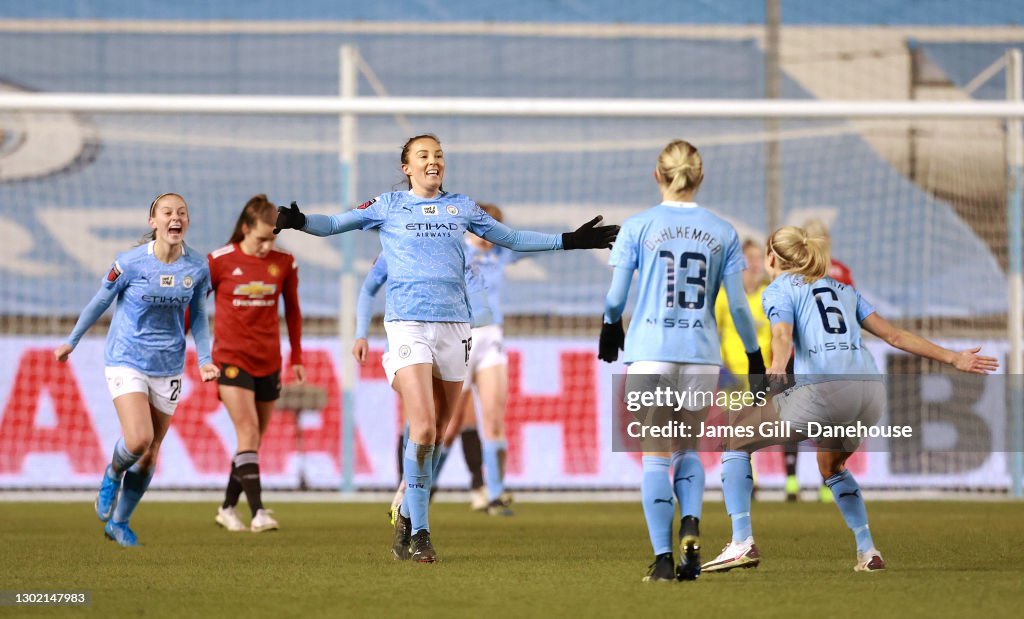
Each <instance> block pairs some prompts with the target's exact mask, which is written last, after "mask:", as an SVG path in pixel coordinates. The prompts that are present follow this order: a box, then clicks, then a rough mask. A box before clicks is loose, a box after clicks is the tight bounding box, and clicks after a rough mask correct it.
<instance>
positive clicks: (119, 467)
mask: <svg viewBox="0 0 1024 619" xmlns="http://www.w3.org/2000/svg"><path fill="white" fill-rule="evenodd" d="M141 457H142V454H133V453H132V452H130V451H128V448H127V447H125V446H124V437H123V436H122V437H121V438H119V439H117V444H116V445H114V455H113V457H111V459H110V468H111V469H113V473H114V475H116V477H113V478H112V479H121V476H122V475H124V472H125V471H127V470H128V469H130V468H131V466H132V465H133V464H135V463H136V462H138V461H139V458H141Z"/></svg>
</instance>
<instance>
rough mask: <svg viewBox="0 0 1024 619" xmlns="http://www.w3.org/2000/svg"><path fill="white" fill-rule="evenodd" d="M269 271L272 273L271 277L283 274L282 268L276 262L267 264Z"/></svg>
mask: <svg viewBox="0 0 1024 619" xmlns="http://www.w3.org/2000/svg"><path fill="white" fill-rule="evenodd" d="M267 273H270V276H271V277H277V276H278V275H280V274H281V268H280V267H279V266H277V265H276V264H274V263H270V264H269V265H267Z"/></svg>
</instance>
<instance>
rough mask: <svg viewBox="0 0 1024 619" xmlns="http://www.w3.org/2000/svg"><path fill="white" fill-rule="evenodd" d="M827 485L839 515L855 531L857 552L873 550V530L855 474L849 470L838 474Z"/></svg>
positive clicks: (826, 482)
mask: <svg viewBox="0 0 1024 619" xmlns="http://www.w3.org/2000/svg"><path fill="white" fill-rule="evenodd" d="M825 484H826V485H827V486H828V487H829V488H831V489H832V496H833V497H835V500H836V505H837V506H838V507H839V513H841V514H842V515H843V520H845V521H846V526H848V527H850V530H852V531H853V535H854V537H855V538H856V540H857V552H858V553H863V552H867V551H868V550H871V548H873V547H874V545H875V543H874V542H873V541H872V540H871V530H870V529H869V528H868V510H867V507H865V506H864V497H862V496H861V495H860V485H859V484H858V483H857V480H856V479H854V478H853V473H851V472H850V471H849V470H845V471H842V472H841V473H836V474H835V475H833V476H832V477H829V478H828V479H826V480H825Z"/></svg>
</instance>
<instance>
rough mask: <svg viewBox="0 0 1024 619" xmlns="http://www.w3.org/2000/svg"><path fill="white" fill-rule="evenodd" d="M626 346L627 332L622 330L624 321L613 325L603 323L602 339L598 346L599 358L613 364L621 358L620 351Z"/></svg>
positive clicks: (617, 321)
mask: <svg viewBox="0 0 1024 619" xmlns="http://www.w3.org/2000/svg"><path fill="white" fill-rule="evenodd" d="M625 344H626V332H625V331H623V330H622V319H621V318H619V319H618V320H616V321H615V322H613V323H612V324H608V323H607V322H604V321H603V320H602V321H601V339H600V340H599V342H598V344H597V358H598V359H600V360H601V361H605V362H608V363H613V362H614V361H615V360H616V359H618V358H619V351H620V350H622V348H623V346H624V345H625Z"/></svg>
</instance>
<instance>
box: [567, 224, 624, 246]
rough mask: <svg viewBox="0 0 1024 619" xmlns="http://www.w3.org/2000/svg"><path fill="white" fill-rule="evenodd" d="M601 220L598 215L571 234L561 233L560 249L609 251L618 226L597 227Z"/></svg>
mask: <svg viewBox="0 0 1024 619" xmlns="http://www.w3.org/2000/svg"><path fill="white" fill-rule="evenodd" d="M603 219H604V217H602V216H601V215H598V216H597V217H595V218H593V219H591V220H590V221H588V222H587V223H585V224H583V225H582V226H580V227H579V228H576V230H574V231H573V232H563V233H562V249H564V250H567V251H568V250H570V249H611V248H612V243H614V242H615V237H617V236H618V235H619V226H598V225H597V224H599V223H601V221H602V220H603Z"/></svg>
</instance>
